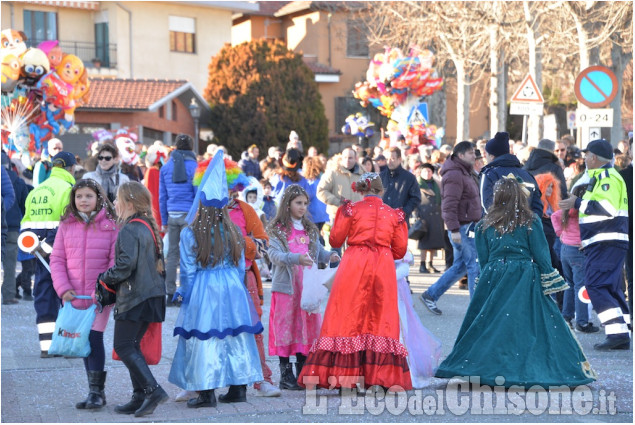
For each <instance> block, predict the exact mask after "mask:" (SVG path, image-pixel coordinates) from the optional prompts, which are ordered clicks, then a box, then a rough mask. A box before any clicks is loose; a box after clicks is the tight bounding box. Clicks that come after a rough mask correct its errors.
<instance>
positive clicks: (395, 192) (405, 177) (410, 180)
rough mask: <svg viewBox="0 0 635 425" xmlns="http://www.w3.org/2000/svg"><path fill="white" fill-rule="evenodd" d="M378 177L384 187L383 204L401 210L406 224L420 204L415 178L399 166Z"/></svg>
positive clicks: (417, 184) (385, 171) (387, 169)
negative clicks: (404, 215)
mask: <svg viewBox="0 0 635 425" xmlns="http://www.w3.org/2000/svg"><path fill="white" fill-rule="evenodd" d="M379 175H380V177H381V183H382V184H383V185H384V196H383V198H382V199H383V201H384V203H385V204H386V205H388V206H389V207H391V208H401V209H402V210H403V212H404V213H405V214H406V222H407V221H408V219H409V218H410V214H412V212H413V211H414V209H415V208H417V207H418V206H419V204H420V203H421V192H420V191H419V183H417V178H416V177H415V176H414V174H412V173H411V172H410V171H407V170H404V169H403V167H402V166H401V165H400V166H399V167H397V168H396V169H394V170H391V169H389V168H386V169H385V170H384V171H382V172H381V173H380V174H379Z"/></svg>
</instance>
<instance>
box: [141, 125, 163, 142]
mask: <svg viewBox="0 0 635 425" xmlns="http://www.w3.org/2000/svg"><path fill="white" fill-rule="evenodd" d="M155 140H161V141H163V132H162V131H161V130H155V129H153V128H148V127H143V144H144V145H151V144H153V143H154V141H155Z"/></svg>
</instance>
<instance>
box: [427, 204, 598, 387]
mask: <svg viewBox="0 0 635 425" xmlns="http://www.w3.org/2000/svg"><path fill="white" fill-rule="evenodd" d="M530 230H531V231H530ZM476 250H477V252H478V261H479V265H480V269H481V273H480V277H479V280H478V284H477V286H476V289H475V291H474V296H473V297H472V301H471V302H470V305H469V307H468V309H467V312H466V314H465V318H464V320H463V324H462V325H461V329H460V330H459V335H458V336H457V338H456V342H455V343H454V348H453V349H452V352H451V353H450V355H449V356H448V357H447V358H446V359H445V360H444V361H443V363H441V365H440V366H439V368H438V370H437V372H436V376H437V377H439V378H453V377H470V376H473V377H474V376H479V377H480V382H481V384H482V385H483V384H484V385H491V386H494V385H501V386H505V387H510V386H512V385H519V386H523V387H525V388H528V387H531V386H533V385H539V386H541V387H544V388H547V387H549V386H559V385H566V386H577V385H582V384H587V383H589V382H592V381H594V380H595V379H596V374H595V372H594V371H593V369H591V365H590V364H589V362H588V360H587V359H586V357H585V356H584V353H583V352H582V348H581V347H580V345H579V343H578V340H577V339H576V337H575V335H574V334H573V332H572V331H571V329H570V328H569V326H568V325H567V324H566V322H565V321H564V319H563V318H562V314H561V313H560V311H559V310H558V306H557V305H556V303H555V302H554V301H553V300H552V298H551V297H550V296H549V294H550V293H553V292H557V291H561V290H564V289H566V287H567V285H566V283H565V282H564V280H563V279H562V277H561V276H560V275H559V274H558V272H557V271H556V270H555V269H554V268H553V267H552V266H551V258H550V256H549V247H548V246H547V241H546V239H545V236H544V233H543V230H542V223H541V222H540V219H539V218H538V216H536V218H535V220H534V221H533V223H532V226H531V229H529V228H528V227H526V226H522V227H518V228H516V229H515V230H514V231H513V232H512V233H506V234H503V235H500V234H498V233H497V232H496V230H495V229H494V228H492V227H489V228H487V229H485V230H483V228H482V222H481V223H479V224H478V226H477V228H476ZM497 377H503V378H504V383H502V382H501V381H502V380H501V378H499V379H498V380H496V378H497ZM465 379H467V378H465Z"/></svg>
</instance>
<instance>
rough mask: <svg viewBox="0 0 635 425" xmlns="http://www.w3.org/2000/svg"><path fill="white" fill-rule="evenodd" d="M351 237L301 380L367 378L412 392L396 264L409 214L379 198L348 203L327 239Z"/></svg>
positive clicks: (339, 383)
mask: <svg viewBox="0 0 635 425" xmlns="http://www.w3.org/2000/svg"><path fill="white" fill-rule="evenodd" d="M347 238H348V249H347V250H346V252H345V253H344V256H343V258H342V262H341V264H340V267H339V270H338V271H337V274H336V276H335V280H334V281H333V286H332V289H331V295H330V297H329V301H328V304H327V306H326V311H325V313H324V320H323V323H322V329H321V330H320V337H319V338H318V339H317V341H315V342H314V343H313V346H312V347H311V352H310V353H309V356H308V358H307V360H306V363H305V365H304V368H303V369H302V373H301V374H300V376H299V377H298V383H299V384H300V385H302V386H312V385H313V384H314V383H315V384H317V385H318V386H320V387H323V388H339V387H347V388H352V387H353V386H354V385H355V384H356V383H357V382H359V378H358V377H362V376H363V377H364V385H365V386H366V387H370V386H372V385H382V386H384V387H390V386H392V385H398V386H400V387H401V388H403V389H404V390H409V389H412V383H411V381H410V371H409V369H408V362H407V355H408V352H407V350H406V347H405V346H404V345H403V344H402V343H401V342H399V308H398V304H397V299H398V294H397V277H396V272H395V262H394V261H395V259H399V258H403V256H404V255H405V254H406V249H407V245H408V230H407V227H406V222H405V220H404V214H403V212H402V211H401V210H394V209H392V208H390V207H389V206H388V205H386V204H384V203H383V202H382V200H381V198H379V197H377V196H366V197H365V198H364V199H363V200H361V201H359V202H356V203H354V204H352V203H346V204H344V205H342V206H341V207H340V208H339V209H338V211H337V215H336V217H335V223H334V224H333V228H332V229H331V235H330V237H329V242H330V243H331V246H334V247H339V246H342V244H343V243H344V241H346V240H347ZM329 377H331V379H330V380H329ZM333 377H335V378H337V380H334V378H333ZM305 378H306V385H305V384H304V382H305V381H304V379H305Z"/></svg>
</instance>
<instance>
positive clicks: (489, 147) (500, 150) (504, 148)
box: [485, 131, 509, 157]
mask: <svg viewBox="0 0 635 425" xmlns="http://www.w3.org/2000/svg"><path fill="white" fill-rule="evenodd" d="M485 151H486V152H487V153H488V154H490V155H493V156H494V157H497V156H501V155H505V154H508V153H509V133H507V132H504V131H499V132H498V133H496V135H495V136H494V138H493V139H490V140H489V142H487V144H486V145H485Z"/></svg>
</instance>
